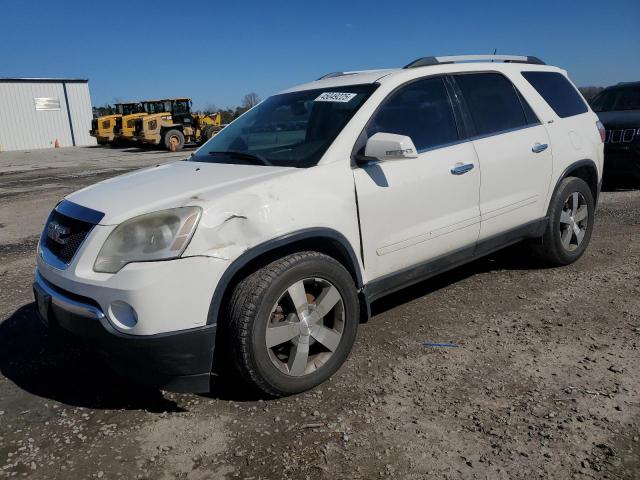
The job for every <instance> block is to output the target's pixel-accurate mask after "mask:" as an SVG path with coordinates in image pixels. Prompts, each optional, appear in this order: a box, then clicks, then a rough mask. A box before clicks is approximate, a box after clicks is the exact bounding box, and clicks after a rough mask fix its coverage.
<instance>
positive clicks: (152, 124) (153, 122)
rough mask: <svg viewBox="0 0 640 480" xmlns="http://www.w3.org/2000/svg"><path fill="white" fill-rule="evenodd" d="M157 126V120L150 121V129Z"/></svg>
mask: <svg viewBox="0 0 640 480" xmlns="http://www.w3.org/2000/svg"><path fill="white" fill-rule="evenodd" d="M156 128H158V121H157V120H151V121H150V122H149V130H155V129H156Z"/></svg>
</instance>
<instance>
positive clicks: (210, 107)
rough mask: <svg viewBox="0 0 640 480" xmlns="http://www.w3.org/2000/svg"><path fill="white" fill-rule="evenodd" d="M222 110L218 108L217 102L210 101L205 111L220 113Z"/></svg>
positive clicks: (207, 112)
mask: <svg viewBox="0 0 640 480" xmlns="http://www.w3.org/2000/svg"><path fill="white" fill-rule="evenodd" d="M219 111H220V109H219V108H218V106H217V105H216V104H215V103H210V104H208V105H207V106H206V107H204V112H205V113H206V114H208V115H210V114H212V113H218V112H219Z"/></svg>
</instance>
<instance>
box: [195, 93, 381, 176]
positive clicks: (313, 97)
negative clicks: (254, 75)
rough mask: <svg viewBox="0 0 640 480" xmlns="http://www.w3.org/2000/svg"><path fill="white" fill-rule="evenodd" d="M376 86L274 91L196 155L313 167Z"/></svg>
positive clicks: (216, 159) (207, 159) (198, 157)
mask: <svg viewBox="0 0 640 480" xmlns="http://www.w3.org/2000/svg"><path fill="white" fill-rule="evenodd" d="M376 87H377V85H375V84H368V85H348V86H343V87H327V88H324V89H317V90H303V91H300V92H292V93H285V94H281V95H274V96H273V97H269V98H268V99H267V100H265V101H264V102H262V103H260V104H259V105H257V106H256V107H254V108H253V109H252V110H250V111H249V112H247V113H245V114H244V115H242V116H241V117H240V118H238V119H237V120H236V121H234V122H233V123H232V124H231V125H229V126H228V127H226V128H225V129H224V130H222V131H221V132H220V133H218V134H217V135H216V136H215V137H213V138H212V139H211V140H209V141H208V142H207V143H206V144H205V145H203V146H202V148H200V150H198V151H197V152H196V153H195V154H194V155H193V156H192V157H191V158H190V160H192V161H196V162H211V163H242V164H246V163H251V164H256V163H257V164H262V165H273V166H277V167H300V168H306V167H311V166H313V165H315V164H317V163H318V161H319V160H320V158H321V157H322V155H323V154H324V152H325V151H326V150H327V148H329V145H331V142H333V140H334V139H335V138H336V137H337V135H338V134H339V133H340V131H341V130H342V129H343V128H344V126H345V125H346V124H347V122H348V121H349V120H350V119H351V117H352V116H353V114H354V113H355V112H356V111H357V110H358V109H359V108H360V106H362V104H363V103H364V101H365V100H366V99H367V98H368V97H369V95H371V93H372V92H373V91H374V90H375V89H376Z"/></svg>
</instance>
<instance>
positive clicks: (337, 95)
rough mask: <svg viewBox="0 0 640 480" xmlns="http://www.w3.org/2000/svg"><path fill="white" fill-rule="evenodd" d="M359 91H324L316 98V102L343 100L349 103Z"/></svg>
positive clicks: (342, 101)
mask: <svg viewBox="0 0 640 480" xmlns="http://www.w3.org/2000/svg"><path fill="white" fill-rule="evenodd" d="M356 95H357V93H346V92H323V93H321V94H320V95H318V98H316V99H315V100H314V102H341V103H347V102H348V101H349V100H351V99H352V98H353V97H355V96H356Z"/></svg>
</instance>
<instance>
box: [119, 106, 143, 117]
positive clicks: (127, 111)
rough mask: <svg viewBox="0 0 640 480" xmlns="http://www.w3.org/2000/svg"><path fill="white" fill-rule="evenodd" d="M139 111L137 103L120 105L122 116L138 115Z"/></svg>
mask: <svg viewBox="0 0 640 480" xmlns="http://www.w3.org/2000/svg"><path fill="white" fill-rule="evenodd" d="M140 110H141V108H140V104H139V103H127V104H125V105H122V112H119V113H122V114H123V115H131V114H132V113H138V112H139V111H140Z"/></svg>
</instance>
